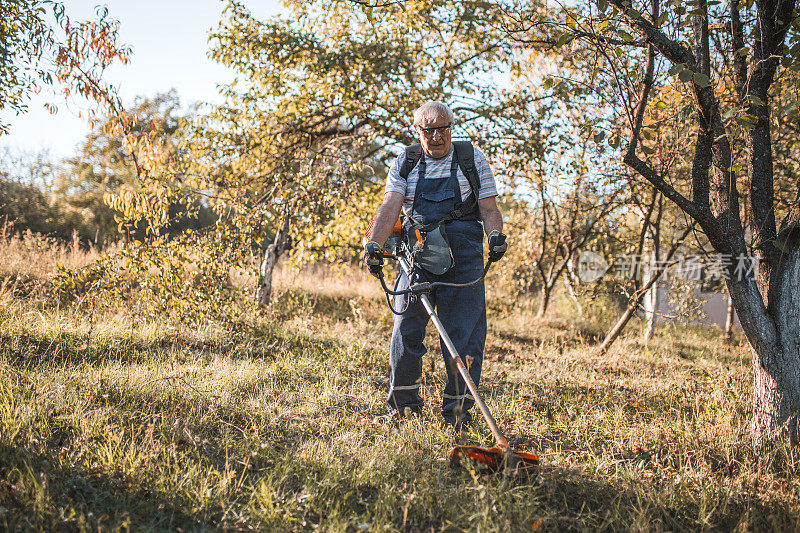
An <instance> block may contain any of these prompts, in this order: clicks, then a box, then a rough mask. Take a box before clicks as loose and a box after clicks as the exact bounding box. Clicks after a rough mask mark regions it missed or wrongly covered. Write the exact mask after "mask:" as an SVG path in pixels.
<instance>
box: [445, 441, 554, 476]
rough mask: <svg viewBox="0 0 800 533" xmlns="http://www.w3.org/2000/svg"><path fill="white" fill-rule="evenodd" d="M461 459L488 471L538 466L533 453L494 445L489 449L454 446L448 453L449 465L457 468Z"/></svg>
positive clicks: (537, 460) (536, 456) (537, 459)
mask: <svg viewBox="0 0 800 533" xmlns="http://www.w3.org/2000/svg"><path fill="white" fill-rule="evenodd" d="M462 459H470V460H472V461H475V462H477V463H480V464H483V465H485V466H486V467H487V468H488V469H489V470H491V471H493V472H497V471H500V470H522V469H528V468H535V467H537V466H539V456H538V455H536V454H533V453H525V452H515V451H514V450H512V449H511V448H509V447H508V446H503V445H501V444H495V445H494V446H492V447H491V448H483V447H481V446H456V447H455V448H453V450H452V451H451V452H450V465H451V466H458V465H460V464H461V460H462Z"/></svg>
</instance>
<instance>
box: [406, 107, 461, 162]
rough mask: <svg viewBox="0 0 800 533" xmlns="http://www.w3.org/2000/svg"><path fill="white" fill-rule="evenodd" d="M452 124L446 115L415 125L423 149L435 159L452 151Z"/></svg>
mask: <svg viewBox="0 0 800 533" xmlns="http://www.w3.org/2000/svg"><path fill="white" fill-rule="evenodd" d="M451 127H452V124H451V123H450V121H449V120H448V119H447V117H446V116H439V117H437V118H436V120H434V121H433V122H430V123H425V124H421V125H416V126H414V129H415V130H417V135H418V136H419V142H420V143H421V144H422V148H423V150H425V153H426V154H428V155H429V156H431V157H433V158H434V159H441V158H442V157H445V156H446V155H447V154H449V153H450V149H451V148H452V146H453V144H452V143H451V142H450V129H451Z"/></svg>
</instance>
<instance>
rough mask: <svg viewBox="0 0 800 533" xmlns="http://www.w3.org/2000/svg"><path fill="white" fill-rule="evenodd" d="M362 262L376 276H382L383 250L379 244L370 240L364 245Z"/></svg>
mask: <svg viewBox="0 0 800 533" xmlns="http://www.w3.org/2000/svg"><path fill="white" fill-rule="evenodd" d="M364 264H365V265H367V268H369V273H370V274H372V275H373V276H375V277H376V278H379V277H381V276H383V251H382V250H381V246H380V244H378V243H377V242H375V241H370V242H368V243H367V244H365V245H364Z"/></svg>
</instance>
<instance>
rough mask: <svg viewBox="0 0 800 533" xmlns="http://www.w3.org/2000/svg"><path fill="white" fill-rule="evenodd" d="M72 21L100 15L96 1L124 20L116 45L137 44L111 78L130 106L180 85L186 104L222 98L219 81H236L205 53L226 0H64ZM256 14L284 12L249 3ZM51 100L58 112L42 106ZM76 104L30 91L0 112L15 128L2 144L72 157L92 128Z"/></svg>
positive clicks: (260, 0) (275, 1)
mask: <svg viewBox="0 0 800 533" xmlns="http://www.w3.org/2000/svg"><path fill="white" fill-rule="evenodd" d="M63 3H64V5H65V7H66V11H67V14H68V15H69V16H70V18H71V19H72V20H85V19H88V18H93V17H95V10H96V6H102V5H104V6H107V7H108V11H109V15H110V16H111V17H112V18H115V19H117V20H119V21H120V29H119V42H120V43H123V44H126V45H128V46H130V47H131V48H132V51H133V54H132V57H131V60H130V62H129V63H128V64H127V65H118V66H115V67H113V68H112V69H109V71H108V72H107V80H108V81H110V82H112V83H113V84H114V85H115V86H116V87H117V89H118V90H119V94H120V96H121V97H122V100H123V103H125V104H129V103H130V102H132V100H133V99H134V98H135V97H136V96H154V95H155V94H157V93H163V92H167V91H169V90H170V89H173V88H174V89H175V90H176V91H177V93H178V96H179V97H180V99H181V104H182V105H183V106H184V107H186V106H188V105H190V104H192V103H194V102H198V101H210V102H214V101H219V97H218V91H217V87H216V86H217V84H218V83H220V82H225V81H227V80H230V79H231V74H230V73H229V72H228V71H227V69H225V68H224V67H222V66H220V65H218V64H216V63H214V62H213V61H211V60H210V59H209V58H208V57H207V53H208V33H209V32H210V31H211V29H212V28H215V27H216V26H217V24H218V23H219V21H220V18H221V16H222V8H223V5H224V3H223V2H222V0H107V1H105V2H102V1H98V0H63ZM244 4H245V5H246V6H247V7H248V8H249V9H250V11H251V12H252V13H253V15H254V16H255V17H257V18H261V19H265V18H268V17H271V16H274V15H276V14H278V13H280V12H282V11H284V8H283V5H282V4H281V2H280V0H245V1H244ZM46 102H53V103H55V104H56V105H57V106H58V113H56V114H55V115H51V114H50V113H49V112H48V111H46V110H45V109H44V107H43V105H44V103H46ZM78 111H79V108H78V107H77V106H75V105H74V104H72V105H69V104H67V103H65V102H64V99H63V98H62V97H59V96H58V95H54V94H53V93H52V91H47V90H45V91H42V93H41V94H39V95H33V96H32V98H31V101H30V103H29V106H28V111H27V112H26V113H24V114H21V115H15V114H14V113H13V112H11V111H8V110H6V111H2V112H0V120H2V121H3V122H8V123H9V124H10V125H11V131H10V133H9V134H8V135H3V136H0V147H9V148H11V149H12V150H14V151H19V150H21V151H25V152H39V151H41V150H44V149H48V150H49V151H50V154H51V156H52V157H53V158H56V159H58V158H62V157H66V156H69V155H71V154H73V153H75V151H76V146H77V145H78V143H79V142H80V141H81V140H82V139H83V138H84V137H85V136H86V134H87V133H88V131H89V130H88V126H87V124H86V121H85V120H84V119H81V118H79V117H78Z"/></svg>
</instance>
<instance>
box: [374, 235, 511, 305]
mask: <svg viewBox="0 0 800 533" xmlns="http://www.w3.org/2000/svg"><path fill="white" fill-rule="evenodd" d="M503 240H504V241H505V235H503ZM398 251H399V252H400V253H403V254H404V255H405V258H406V260H407V261H408V262H409V264H412V263H411V259H410V257H411V253H410V252H409V250H408V247H407V246H406V244H405V243H400V245H399V246H398ZM397 255H399V254H397ZM397 255H390V254H386V253H384V254H383V257H384V258H387V259H398V257H397ZM492 263H494V261H493V260H492V259H489V260H488V261H487V262H486V265H485V266H484V267H483V272H482V273H481V275H480V277H478V278H477V279H474V280H472V281H468V282H466V283H450V282H445V281H433V282H427V281H425V282H421V283H412V284H411V285H409V287H408V288H407V289H403V290H399V291H393V290H391V289H389V287H387V286H386V280H385V279H384V277H383V271H381V273H380V275H379V276H378V280H380V282H381V287H382V288H383V291H384V292H385V293H386V294H387V295H392V296H399V295H401V294H412V295H414V296H418V295H420V294H429V293H430V292H431V291H432V290H433V289H435V288H436V287H454V288H461V287H472V286H473V285H477V284H478V283H480V282H481V281H483V279H484V278H485V277H486V274H487V273H488V272H489V267H491V266H492ZM407 274H409V277H410V274H411V272H407Z"/></svg>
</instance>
